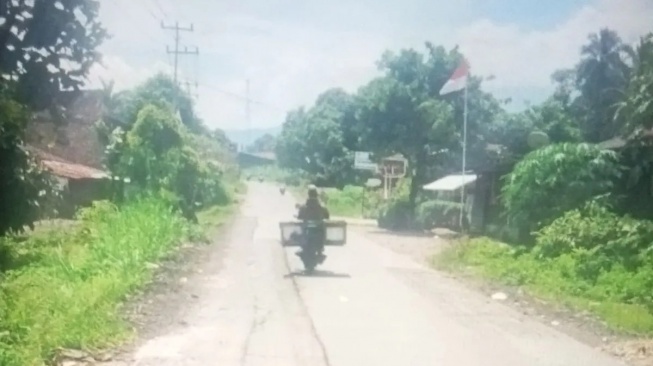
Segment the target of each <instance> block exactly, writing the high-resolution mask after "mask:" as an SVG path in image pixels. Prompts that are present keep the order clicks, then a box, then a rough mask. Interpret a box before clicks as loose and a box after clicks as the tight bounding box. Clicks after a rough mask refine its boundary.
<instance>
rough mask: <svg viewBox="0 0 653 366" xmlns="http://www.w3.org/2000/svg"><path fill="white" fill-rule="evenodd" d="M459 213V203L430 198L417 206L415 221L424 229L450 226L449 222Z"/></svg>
mask: <svg viewBox="0 0 653 366" xmlns="http://www.w3.org/2000/svg"><path fill="white" fill-rule="evenodd" d="M459 215H460V203H457V202H450V201H439V200H430V201H425V202H422V203H421V204H419V206H417V217H416V220H417V223H418V224H419V225H420V226H421V227H422V228H423V229H424V230H430V229H433V228H435V227H447V228H448V227H450V224H451V222H452V221H453V220H455V219H456V218H457V217H459Z"/></svg>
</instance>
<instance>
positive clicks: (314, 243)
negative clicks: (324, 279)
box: [297, 221, 326, 273]
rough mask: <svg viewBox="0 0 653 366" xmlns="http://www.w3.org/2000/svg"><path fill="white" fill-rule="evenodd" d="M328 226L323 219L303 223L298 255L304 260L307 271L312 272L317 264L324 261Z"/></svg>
mask: <svg viewBox="0 0 653 366" xmlns="http://www.w3.org/2000/svg"><path fill="white" fill-rule="evenodd" d="M325 231H326V226H325V225H324V223H323V222H321V221H304V222H303V223H302V232H303V235H302V237H301V239H300V240H301V242H300V243H301V244H300V245H301V250H300V251H299V252H298V253H297V256H298V257H299V258H300V259H301V260H302V263H303V264H304V268H305V269H306V272H308V273H311V272H313V271H314V270H315V267H317V265H319V264H322V263H324V260H325V259H326V256H325V255H324V253H323V252H324V244H325V243H324V242H325Z"/></svg>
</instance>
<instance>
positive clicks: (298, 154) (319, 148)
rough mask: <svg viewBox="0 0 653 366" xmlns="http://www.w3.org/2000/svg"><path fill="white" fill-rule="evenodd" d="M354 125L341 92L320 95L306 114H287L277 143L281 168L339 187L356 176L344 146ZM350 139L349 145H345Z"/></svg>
mask: <svg viewBox="0 0 653 366" xmlns="http://www.w3.org/2000/svg"><path fill="white" fill-rule="evenodd" d="M352 121H353V98H352V97H351V96H350V95H348V94H347V93H345V92H344V91H343V90H341V89H331V90H328V91H326V92H324V93H322V94H321V95H320V96H319V97H318V98H317V101H316V103H315V105H314V106H313V107H312V108H311V109H310V110H308V111H306V110H305V109H303V108H300V109H298V110H296V111H292V112H290V113H288V116H287V117H286V121H285V123H284V125H283V130H282V132H281V134H280V135H279V137H278V139H277V144H276V153H277V158H278V160H279V163H280V164H281V166H283V167H284V168H289V169H301V170H303V171H305V172H307V173H309V174H310V175H312V176H313V178H314V179H315V180H316V183H318V184H324V185H336V186H338V187H342V186H344V185H345V184H347V183H351V182H352V181H353V180H354V179H355V176H356V173H355V171H354V170H353V155H352V152H351V148H352V147H353V146H347V145H346V143H347V142H351V143H354V142H355V141H354V140H353V139H351V137H350V136H349V135H347V133H348V131H349V130H348V128H350V127H351V125H352V123H353V122H352ZM347 137H349V140H350V141H346V138H347Z"/></svg>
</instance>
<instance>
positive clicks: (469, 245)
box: [433, 238, 653, 336]
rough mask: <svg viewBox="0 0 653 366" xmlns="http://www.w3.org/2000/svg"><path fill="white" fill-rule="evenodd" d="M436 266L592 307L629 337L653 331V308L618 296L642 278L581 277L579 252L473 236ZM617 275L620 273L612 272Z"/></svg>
mask: <svg viewBox="0 0 653 366" xmlns="http://www.w3.org/2000/svg"><path fill="white" fill-rule="evenodd" d="M433 264H434V266H435V267H437V268H439V269H443V270H447V271H450V272H458V273H464V274H468V275H472V276H473V277H476V278H482V279H487V280H491V281H495V282H498V283H500V284H502V285H508V286H519V287H521V288H522V289H523V290H525V291H526V292H527V293H528V294H530V295H532V296H535V297H537V298H540V299H543V300H547V301H552V302H556V303H559V304H562V305H565V306H568V307H570V308H571V309H575V310H580V311H589V312H591V313H593V314H595V315H597V316H598V317H599V318H601V319H602V320H603V321H604V322H605V324H606V325H607V326H608V327H609V328H611V329H612V330H615V331H618V332H621V333H625V334H629V335H647V336H650V335H653V312H652V308H651V306H646V305H645V304H641V303H640V304H638V303H628V302H624V301H619V300H618V299H615V297H616V295H612V294H614V293H615V292H614V290H613V288H615V287H625V286H627V284H628V283H633V282H635V281H637V279H636V278H621V279H620V281H618V282H615V283H608V282H607V281H598V282H597V283H594V284H588V283H587V282H584V281H582V280H580V279H578V277H577V275H576V273H577V271H579V269H580V268H582V263H579V262H578V261H577V260H576V259H574V257H573V256H561V257H557V258H553V259H541V258H537V257H536V256H535V255H534V254H532V253H531V252H528V251H524V250H520V249H516V248H513V247H511V246H508V245H506V244H502V243H498V242H496V241H493V240H491V239H487V238H478V239H471V240H469V241H465V242H460V243H457V244H456V245H452V246H451V247H449V248H447V249H445V250H444V251H443V252H442V253H440V254H439V255H438V256H436V257H435V258H434V261H433ZM608 275H609V276H610V277H612V278H614V274H607V275H606V277H605V278H608Z"/></svg>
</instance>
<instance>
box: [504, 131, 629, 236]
mask: <svg viewBox="0 0 653 366" xmlns="http://www.w3.org/2000/svg"><path fill="white" fill-rule="evenodd" d="M620 169H621V167H620V165H619V163H618V161H617V157H616V155H615V153H614V152H611V151H606V150H601V149H600V148H598V147H596V146H594V145H590V144H569V143H566V144H557V145H551V146H547V147H545V148H542V149H539V150H536V151H533V152H531V153H529V154H528V155H526V157H524V159H523V160H522V161H520V162H519V163H518V164H517V166H516V167H515V169H514V170H513V171H512V173H510V174H509V175H508V176H507V177H506V178H505V184H504V186H503V187H502V195H503V197H502V201H503V202H504V204H505V208H506V214H507V216H508V218H509V220H510V221H511V222H512V223H514V224H515V225H516V226H518V227H520V228H521V229H522V230H523V231H526V232H527V233H530V232H531V231H534V230H538V229H540V228H542V227H544V226H546V225H548V224H549V223H551V222H552V221H553V220H554V219H556V218H557V217H560V216H561V215H562V214H563V213H564V212H567V211H569V210H573V209H576V208H579V207H581V206H582V205H583V204H584V203H585V202H587V201H588V200H589V199H591V198H593V197H595V196H597V195H601V194H605V193H608V192H609V191H610V189H611V188H612V187H613V186H614V184H615V182H616V180H617V179H618V178H619V177H620Z"/></svg>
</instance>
